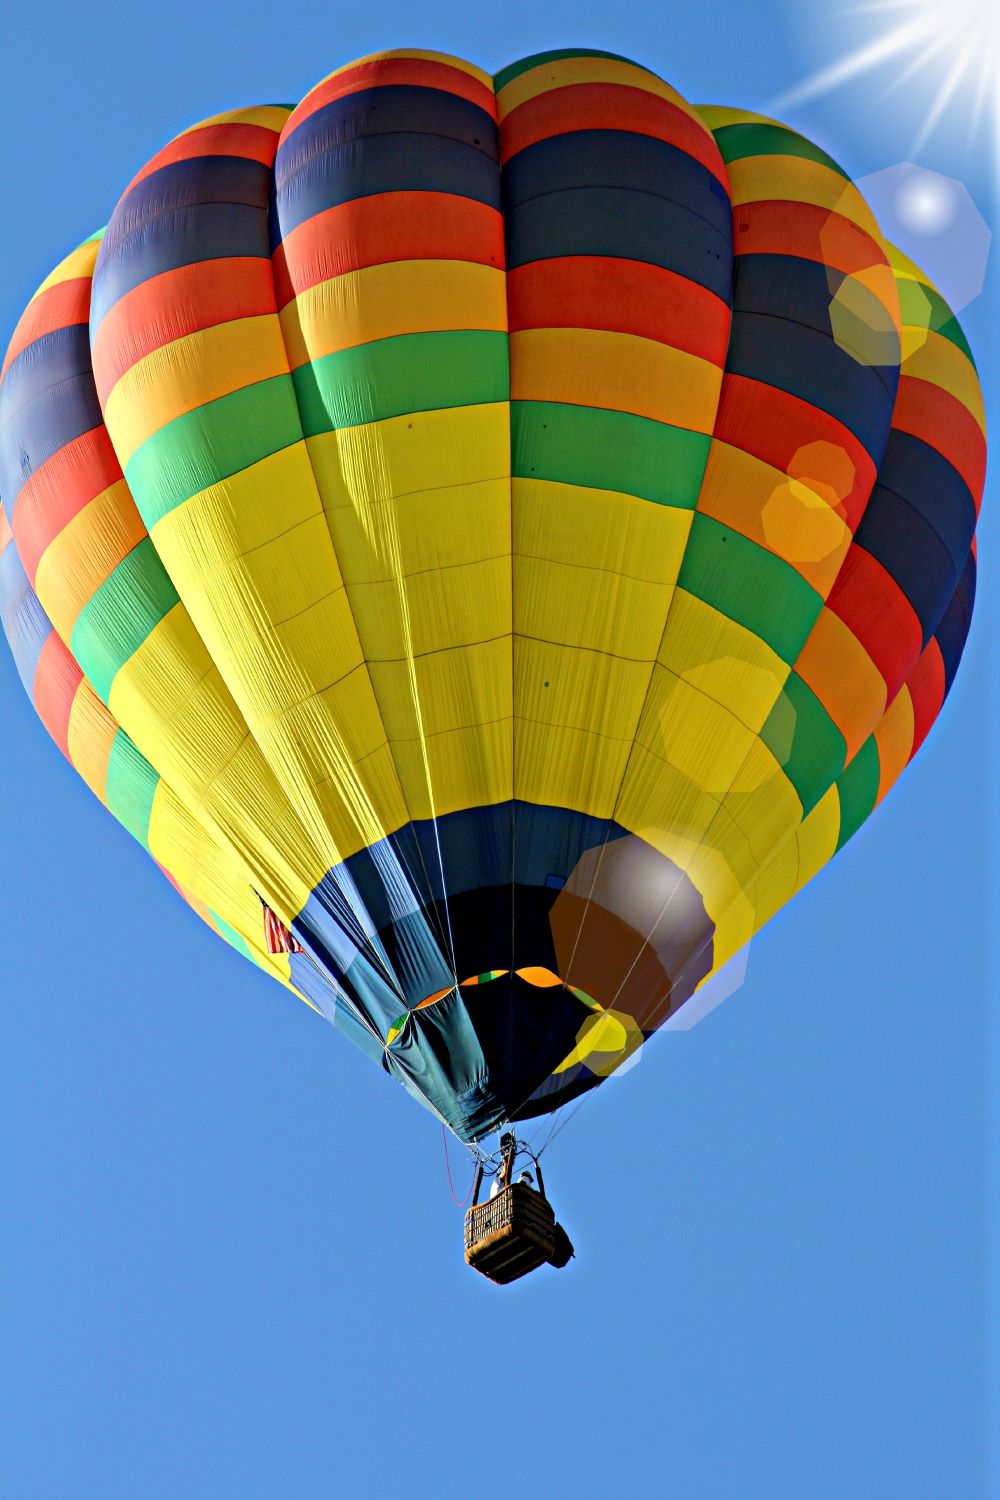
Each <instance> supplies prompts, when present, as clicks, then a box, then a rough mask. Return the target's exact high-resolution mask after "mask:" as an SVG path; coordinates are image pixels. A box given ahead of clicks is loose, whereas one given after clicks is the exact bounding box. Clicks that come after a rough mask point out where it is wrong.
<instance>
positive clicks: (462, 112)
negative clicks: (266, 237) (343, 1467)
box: [274, 85, 500, 193]
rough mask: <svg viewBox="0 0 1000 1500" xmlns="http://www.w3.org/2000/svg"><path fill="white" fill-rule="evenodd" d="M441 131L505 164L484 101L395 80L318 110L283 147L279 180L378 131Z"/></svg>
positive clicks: (279, 183)
mask: <svg viewBox="0 0 1000 1500" xmlns="http://www.w3.org/2000/svg"><path fill="white" fill-rule="evenodd" d="M401 133H404V134H405V133H414V134H417V135H420V136H441V137H443V138H445V139H447V140H452V141H461V142H462V143H463V144H464V145H466V146H474V147H475V148H476V149H477V150H479V151H482V152H483V154H484V155H486V156H488V157H491V158H492V160H493V161H494V162H495V163H497V164H499V158H500V143H499V134H498V131H497V126H496V122H495V121H494V120H492V119H491V118H490V116H489V115H488V114H487V113H486V111H485V110H484V109H481V108H480V107H479V105H478V104H473V103H472V101H471V100H470V99H462V98H460V97H459V95H457V94H451V93H448V92H446V91H445V90H444V89H432V88H422V87H418V86H416V85H392V86H386V87H384V88H374V89H362V90H360V91H359V92H358V93H356V94H348V95H347V96H346V98H343V99H335V100H333V102H332V103H331V104H327V105H325V106H324V107H323V108H322V109H318V110H316V112H315V114H311V115H309V116H308V117H307V118H306V119H305V120H303V122H302V124H301V125H300V126H299V127H298V128H297V129H296V130H295V131H293V132H292V134H291V135H290V136H289V137H288V138H287V139H286V140H284V141H282V143H281V146H280V147H279V150H278V154H277V156H276V157H275V160H274V184H275V188H276V189H277V191H278V192H279V193H280V192H283V191H284V189H285V188H286V187H287V185H288V183H289V181H290V180H291V179H292V178H293V177H294V176H295V174H296V173H297V172H299V171H301V169H302V168H303V167H304V166H306V165H307V164H308V163H309V162H310V161H311V160H312V159H313V158H314V157H316V156H319V155H322V154H324V153H326V152H329V151H331V150H333V149H335V148H336V147H338V146H343V145H345V144H346V143H348V142H351V141H361V140H365V139H367V138H369V137H370V136H375V135H398V134H401Z"/></svg>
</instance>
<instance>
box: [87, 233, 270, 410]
mask: <svg viewBox="0 0 1000 1500" xmlns="http://www.w3.org/2000/svg"><path fill="white" fill-rule="evenodd" d="M276 312H277V306H276V304H275V300H274V283H273V279H272V275H271V266H270V262H268V261H267V260H262V259H261V258H260V257H259V256H252V255H248V256H243V255H241V256H228V257H226V258H225V259H223V260H203V261H195V262H194V264H193V265H188V266H179V267H178V268H177V269H176V270H173V271H163V272H161V274H160V275H159V276H153V277H151V278H150V280H149V281H144V282H143V283H142V284H141V286H137V287H135V288H133V290H132V291H131V292H126V294H125V296H124V297H122V298H120V299H119V301H117V302H116V303H115V304H114V306H113V307H112V308H111V309H110V310H109V312H108V313H107V315H106V316H105V318H104V319H103V321H102V322H101V325H100V327H99V328H98V329H97V330H96V332H95V334H94V344H93V351H92V357H93V361H94V380H95V383H96V385H97V394H98V397H99V398H100V401H101V404H102V406H103V404H104V402H105V401H106V400H107V398H108V396H109V394H110V392H111V391H112V390H113V389H114V387H115V385H116V384H117V382H118V381H119V380H120V379H121V377H122V376H123V375H124V374H125V371H126V370H129V369H131V367H132V366H133V365H134V364H135V363H136V362H137V361H138V360H140V359H143V358H144V357H145V355H147V354H151V353H152V352H153V350H154V349H159V348H161V347H162V346H163V345H164V344H170V343H173V341H174V340H175V339H180V338H184V337H185V336H186V335H187V334H189V333H197V331H198V330H199V329H200V328H212V327H214V326H215V325H216V324H218V323H228V322H231V321H232V320H233V319H234V318H253V317H258V316H259V315H261V314H263V313H276Z"/></svg>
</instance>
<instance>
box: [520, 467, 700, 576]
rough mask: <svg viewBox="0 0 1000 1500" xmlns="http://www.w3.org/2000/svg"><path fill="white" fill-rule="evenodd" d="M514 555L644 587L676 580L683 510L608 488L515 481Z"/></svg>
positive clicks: (685, 525)
mask: <svg viewBox="0 0 1000 1500" xmlns="http://www.w3.org/2000/svg"><path fill="white" fill-rule="evenodd" d="M513 494H514V551H515V552H516V553H517V556H518V558H519V560H520V561H519V565H518V577H519V578H520V576H521V562H522V561H523V560H524V559H527V558H548V559H551V560H552V561H553V562H561V563H563V564H565V565H574V566H576V567H579V568H592V569H595V570H598V571H600V572H602V573H613V574H617V575H619V576H622V577H627V578H631V579H636V580H638V581H645V582H647V583H656V584H668V585H670V586H671V587H672V586H673V584H674V583H675V582H676V581H677V574H678V573H679V571H680V566H681V563H682V562H683V560H684V549H685V547H686V546H687V540H688V536H689V534H690V531H691V512H690V511H688V510H682V509H681V508H680V507H674V506H666V505H651V504H650V502H649V501H648V500H642V499H639V498H638V497H637V496H635V495H625V494H620V493H619V492H618V491H616V490H593V489H587V488H585V487H584V486H583V485H577V484H559V483H557V482H556V481H555V480H547V479H515V480H514V481H513Z"/></svg>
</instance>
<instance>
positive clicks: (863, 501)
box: [715, 375, 876, 532]
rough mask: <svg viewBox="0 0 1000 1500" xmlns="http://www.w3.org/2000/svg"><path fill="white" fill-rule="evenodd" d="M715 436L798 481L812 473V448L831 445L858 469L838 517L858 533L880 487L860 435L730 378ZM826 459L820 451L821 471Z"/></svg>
mask: <svg viewBox="0 0 1000 1500" xmlns="http://www.w3.org/2000/svg"><path fill="white" fill-rule="evenodd" d="M715 436H716V437H717V438H718V439H719V440H720V442H723V443H729V444H730V445H731V446H732V447H734V448H742V449H743V451H744V452H745V453H752V454H753V455H754V457H755V458H759V459H762V460H763V461H764V462H765V463H768V464H771V465H772V466H773V467H774V468H775V469H778V470H779V471H780V472H781V473H782V474H791V475H793V476H794V477H798V478H803V477H805V476H808V474H809V472H810V462H809V455H808V454H803V453H802V449H804V448H808V447H809V446H810V445H811V444H826V445H828V446H829V447H830V448H832V449H835V450H837V452H838V453H839V452H841V451H842V452H843V453H846V455H847V457H848V458H849V460H850V461H851V463H852V464H853V465H854V483H853V485H852V486H851V489H850V490H849V491H848V492H847V493H845V494H842V495H841V496H840V503H839V504H838V505H837V512H838V514H839V515H840V516H841V517H842V518H843V520H844V521H845V522H846V524H847V525H848V526H849V527H850V529H851V531H852V532H853V531H856V530H857V528H858V524H859V523H860V521H861V517H862V516H863V515H864V511H865V506H866V505H867V504H868V497H869V495H870V494H871V490H872V485H873V484H874V483H875V472H876V471H875V465H874V463H873V462H872V459H871V456H870V454H869V453H868V452H867V451H866V450H865V448H864V447H863V446H862V444H861V443H859V442H858V440H857V438H856V437H855V436H854V434H853V433H852V432H850V431H849V430H848V429H847V428H846V427H844V426H843V425H842V424H841V423H840V422H838V421H837V419H836V417H831V416H830V414H829V413H828V412H825V411H820V409H819V408H818V407H816V406H812V405H810V403H809V402H808V401H803V400H802V399H801V398H800V397H798V396H791V395H789V393H788V392H787V391H782V390H779V389H778V387H777V386H773V385H765V384H764V383H763V382H762V381H759V380H750V379H748V378H747V377H746V376H744V375H725V376H724V377H723V381H722V395H721V398H720V400H719V411H718V415H717V416H716V419H715ZM822 457H823V456H822V449H820V450H818V452H817V455H816V464H817V466H818V468H819V469H820V470H822V467H823V462H822ZM822 477H823V476H822V473H821V472H820V473H817V475H816V478H818V479H821V478H822Z"/></svg>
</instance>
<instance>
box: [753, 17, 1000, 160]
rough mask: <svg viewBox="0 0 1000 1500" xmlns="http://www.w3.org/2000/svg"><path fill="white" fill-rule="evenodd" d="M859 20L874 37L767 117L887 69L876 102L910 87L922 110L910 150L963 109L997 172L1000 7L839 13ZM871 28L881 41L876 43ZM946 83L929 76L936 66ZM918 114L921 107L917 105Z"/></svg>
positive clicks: (777, 102)
mask: <svg viewBox="0 0 1000 1500" xmlns="http://www.w3.org/2000/svg"><path fill="white" fill-rule="evenodd" d="M838 15H839V16H840V17H842V18H850V17H855V16H856V17H860V18H862V21H861V24H862V25H867V30H868V32H869V38H868V39H867V40H865V41H864V42H863V43H862V45H860V46H858V47H856V48H854V50H853V51H850V52H848V53H847V54H846V55H844V56H842V57H840V58H838V59H837V60H836V61H835V62H833V63H831V64H829V65H828V66H826V67H824V68H821V69H820V70H819V71H818V72H816V73H813V74H812V75H811V76H809V77H807V78H805V79H804V80H803V81H802V82H801V83H800V84H798V85H796V86H795V87H794V88H791V89H789V90H787V91H786V92H785V93H783V94H782V95H780V97H778V98H777V99H774V100H772V101H771V103H770V104H769V105H767V106H766V108H767V110H768V112H769V113H780V112H781V111H783V110H788V109H794V108H796V107H798V106H800V105H802V104H807V103H810V102H812V101H813V100H816V99H818V98H820V97H821V96H822V95H825V94H829V93H832V92H833V91H834V90H836V89H839V88H843V87H845V86H846V85H848V84H851V83H853V82H854V81H855V80H857V79H859V78H861V77H863V76H866V75H870V74H872V73H874V72H876V70H878V69H882V68H884V69H885V70H886V73H887V75H888V76H887V79H886V83H885V86H884V88H882V89H881V91H880V92H879V93H878V95H877V97H878V99H879V101H880V102H881V100H883V99H886V98H889V97H890V96H891V95H893V94H896V93H897V92H898V91H899V90H900V89H902V88H903V87H905V86H910V91H911V102H913V99H914V98H915V97H916V96H915V91H914V89H913V87H912V86H913V83H914V80H915V79H918V78H919V79H920V82H919V84H918V85H917V88H918V89H920V90H921V91H922V93H923V100H924V105H923V109H922V110H921V114H922V119H921V121H920V124H919V129H918V131H917V135H916V138H915V140H914V143H913V146H912V150H913V152H914V153H917V152H919V151H921V150H922V149H923V148H924V147H925V146H926V144H927V142H928V140H929V139H930V137H931V135H932V134H933V133H934V132H935V130H937V129H939V128H940V127H941V125H942V122H943V121H944V119H945V116H946V115H949V116H950V117H951V118H955V115H956V112H957V110H958V108H959V107H961V108H962V110H963V113H964V115H965V122H966V124H967V127H968V130H969V132H970V135H971V139H976V138H979V139H982V137H983V134H984V133H985V135H986V138H987V141H988V150H989V153H990V155H991V156H992V157H993V158H994V168H995V169H996V168H1000V3H998V0H859V3H855V4H851V5H848V6H845V7H843V8H842V9H840V10H839V12H838ZM873 27H880V28H881V29H880V34H878V35H876V36H874V37H872V36H871V31H872V29H873ZM934 63H937V64H938V66H939V68H942V69H943V76H941V77H936V78H934V79H933V80H932V79H931V78H929V77H928V73H929V70H930V69H931V66H932V64H934ZM918 107H919V105H918Z"/></svg>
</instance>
